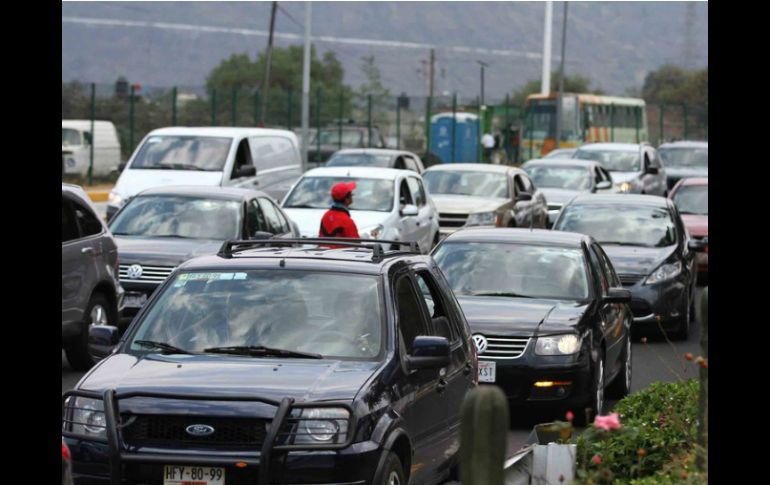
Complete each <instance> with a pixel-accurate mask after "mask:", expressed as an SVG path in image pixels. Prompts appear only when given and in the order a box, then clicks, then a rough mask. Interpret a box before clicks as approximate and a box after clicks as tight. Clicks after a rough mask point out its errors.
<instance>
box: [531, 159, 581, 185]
mask: <svg viewBox="0 0 770 485" xmlns="http://www.w3.org/2000/svg"><path fill="white" fill-rule="evenodd" d="M524 171H525V172H527V173H528V174H529V177H530V178H531V179H532V181H533V182H534V183H535V186H536V187H541V188H554V189H569V190H589V189H590V188H591V172H589V171H588V169H587V168H582V167H554V166H537V165H535V166H530V167H525V168H524Z"/></svg>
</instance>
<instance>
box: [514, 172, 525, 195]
mask: <svg viewBox="0 0 770 485" xmlns="http://www.w3.org/2000/svg"><path fill="white" fill-rule="evenodd" d="M513 183H514V186H515V188H516V192H515V195H519V194H520V193H522V192H526V191H527V189H526V186H525V185H524V182H522V180H521V175H520V174H517V175H516V176H514V178H513Z"/></svg>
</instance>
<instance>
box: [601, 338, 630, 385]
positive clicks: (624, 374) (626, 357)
mask: <svg viewBox="0 0 770 485" xmlns="http://www.w3.org/2000/svg"><path fill="white" fill-rule="evenodd" d="M626 340H627V342H626V348H625V349H624V350H623V357H622V358H623V362H622V364H621V366H620V372H618V375H617V377H615V380H614V381H612V384H610V386H609V387H608V388H607V392H606V396H607V397H609V398H610V399H623V398H624V397H626V396H628V394H629V393H630V392H631V370H632V367H631V360H632V359H633V352H632V351H631V335H629V336H628V338H627V339H626Z"/></svg>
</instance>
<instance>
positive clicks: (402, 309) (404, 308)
mask: <svg viewBox="0 0 770 485" xmlns="http://www.w3.org/2000/svg"><path fill="white" fill-rule="evenodd" d="M396 300H397V301H396V306H397V307H398V325H399V330H400V331H401V336H402V337H403V339H404V345H405V346H406V352H407V353H411V352H412V344H413V343H414V339H415V337H417V336H418V335H427V334H428V329H427V327H426V325H425V320H424V319H423V316H422V312H421V310H420V302H419V301H418V300H417V294H416V293H415V291H414V289H413V287H412V282H411V281H410V279H409V278H408V277H406V276H402V277H401V278H400V279H399V280H398V281H397V282H396Z"/></svg>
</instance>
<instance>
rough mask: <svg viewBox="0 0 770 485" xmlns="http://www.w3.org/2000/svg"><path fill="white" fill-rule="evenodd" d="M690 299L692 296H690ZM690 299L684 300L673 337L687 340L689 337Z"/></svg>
mask: <svg viewBox="0 0 770 485" xmlns="http://www.w3.org/2000/svg"><path fill="white" fill-rule="evenodd" d="M690 300H692V298H690ZM691 310H692V301H687V302H685V305H684V309H683V311H682V313H681V314H680V316H679V318H678V319H677V326H676V330H675V331H674V335H673V337H674V338H675V339H677V340H687V339H688V338H689V337H690V321H691V317H690V315H692V311H691Z"/></svg>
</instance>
